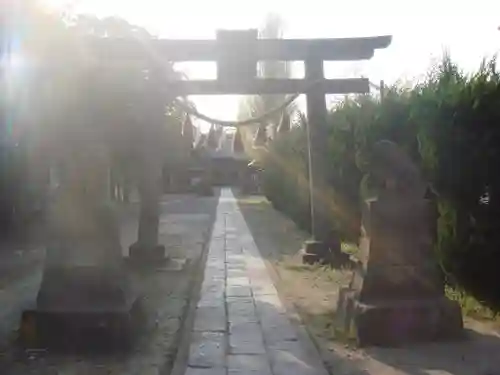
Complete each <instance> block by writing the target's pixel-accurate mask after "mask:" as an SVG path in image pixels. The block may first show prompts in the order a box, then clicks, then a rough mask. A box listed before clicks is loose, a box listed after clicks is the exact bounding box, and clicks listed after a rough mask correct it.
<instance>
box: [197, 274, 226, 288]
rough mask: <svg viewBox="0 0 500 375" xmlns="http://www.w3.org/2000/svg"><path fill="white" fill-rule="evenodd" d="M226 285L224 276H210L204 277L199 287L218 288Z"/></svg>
mask: <svg viewBox="0 0 500 375" xmlns="http://www.w3.org/2000/svg"><path fill="white" fill-rule="evenodd" d="M225 286H226V280H225V278H218V277H216V278H211V277H205V278H204V280H203V283H202V284H201V288H202V289H204V290H211V289H220V288H224V287H225Z"/></svg>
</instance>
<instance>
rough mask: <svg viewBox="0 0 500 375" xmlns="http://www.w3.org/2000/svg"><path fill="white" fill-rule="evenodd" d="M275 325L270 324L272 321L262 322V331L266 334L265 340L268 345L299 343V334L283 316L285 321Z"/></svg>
mask: <svg viewBox="0 0 500 375" xmlns="http://www.w3.org/2000/svg"><path fill="white" fill-rule="evenodd" d="M275 320H276V322H274V324H269V323H270V322H271V321H266V320H264V321H261V324H262V331H263V332H264V340H265V341H266V343H267V344H268V345H273V344H274V343H279V342H282V341H297V340H298V337H297V333H296V332H295V329H294V328H293V326H292V324H291V323H290V322H289V321H288V319H287V318H286V317H285V316H283V319H281V320H280V321H277V319H275Z"/></svg>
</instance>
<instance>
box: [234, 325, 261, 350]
mask: <svg viewBox="0 0 500 375" xmlns="http://www.w3.org/2000/svg"><path fill="white" fill-rule="evenodd" d="M247 324H252V323H247ZM253 324H256V323H253ZM229 352H230V353H231V354H265V353H266V349H265V346H264V338H263V336H262V331H261V330H260V328H259V329H256V330H255V329H254V330H253V331H249V330H247V329H242V330H236V331H234V332H232V333H229Z"/></svg>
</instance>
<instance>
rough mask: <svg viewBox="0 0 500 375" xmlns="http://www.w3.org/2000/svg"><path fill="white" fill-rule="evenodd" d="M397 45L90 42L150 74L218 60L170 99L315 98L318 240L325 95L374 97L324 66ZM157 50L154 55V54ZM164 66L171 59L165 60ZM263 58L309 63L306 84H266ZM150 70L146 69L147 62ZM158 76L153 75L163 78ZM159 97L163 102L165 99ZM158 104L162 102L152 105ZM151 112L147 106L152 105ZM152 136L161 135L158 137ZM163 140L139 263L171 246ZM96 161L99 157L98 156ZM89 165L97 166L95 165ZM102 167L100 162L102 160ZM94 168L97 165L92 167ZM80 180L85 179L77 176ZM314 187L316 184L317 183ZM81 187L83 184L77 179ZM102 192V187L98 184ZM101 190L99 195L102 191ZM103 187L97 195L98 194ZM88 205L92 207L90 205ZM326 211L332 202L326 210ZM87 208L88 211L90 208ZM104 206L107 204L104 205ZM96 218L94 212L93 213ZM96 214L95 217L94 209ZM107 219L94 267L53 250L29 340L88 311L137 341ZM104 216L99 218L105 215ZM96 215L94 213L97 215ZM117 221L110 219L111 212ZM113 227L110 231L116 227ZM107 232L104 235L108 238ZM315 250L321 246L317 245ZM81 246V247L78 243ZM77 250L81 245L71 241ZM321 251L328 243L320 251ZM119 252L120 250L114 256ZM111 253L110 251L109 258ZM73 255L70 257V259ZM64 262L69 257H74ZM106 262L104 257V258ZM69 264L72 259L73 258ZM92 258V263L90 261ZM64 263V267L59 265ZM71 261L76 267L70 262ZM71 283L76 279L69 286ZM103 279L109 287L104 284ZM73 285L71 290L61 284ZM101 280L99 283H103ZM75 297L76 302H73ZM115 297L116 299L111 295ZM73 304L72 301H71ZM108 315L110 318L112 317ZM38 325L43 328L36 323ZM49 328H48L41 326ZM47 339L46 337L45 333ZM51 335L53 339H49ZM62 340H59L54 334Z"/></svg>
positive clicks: (24, 328) (377, 41) (150, 153)
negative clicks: (163, 230) (161, 234)
mask: <svg viewBox="0 0 500 375" xmlns="http://www.w3.org/2000/svg"><path fill="white" fill-rule="evenodd" d="M390 42H391V37H390V36H382V37H372V38H353V39H313V40H286V39H285V40H273V39H260V40H259V39H257V31H256V30H239V31H219V32H218V33H217V39H216V40H212V41H210V40H207V41H200V40H184V41H175V40H153V41H151V44H150V45H149V44H148V46H147V47H146V46H144V45H142V44H141V43H140V42H139V41H134V40H125V39H124V40H115V39H109V38H104V39H92V40H89V44H90V47H91V49H93V52H94V54H96V55H97V57H98V58H100V59H102V60H106V59H108V60H109V59H115V60H116V59H126V60H129V61H130V60H142V61H143V62H146V63H147V65H146V66H148V67H152V68H150V70H151V69H152V70H155V71H157V69H158V66H160V67H161V64H159V63H158V58H159V57H161V58H164V60H165V61H173V62H177V61H216V62H217V68H218V69H217V79H216V80H211V81H210V80H205V81H196V80H190V81H169V82H168V85H166V87H165V93H166V94H167V95H170V96H184V95H196V94H198V95H200V94H203V95H207V94H274V93H294V94H297V93H305V94H306V95H307V113H308V118H309V121H308V139H309V175H310V176H309V177H310V178H309V181H310V200H311V217H312V223H313V236H314V238H315V239H318V238H317V236H318V223H319V219H318V218H319V217H321V215H320V213H318V209H319V208H320V207H321V205H320V204H318V199H320V198H319V197H320V196H321V194H317V192H318V191H319V192H321V191H322V189H323V187H324V186H325V185H324V181H323V178H322V176H321V175H320V171H322V170H323V169H322V167H321V166H319V165H318V163H319V161H320V160H321V158H319V157H318V156H320V155H321V153H322V152H325V150H326V147H325V146H326V145H325V143H326V142H325V141H326V137H325V136H324V135H323V134H322V129H323V128H324V127H321V126H318V124H321V123H322V122H324V121H326V115H327V109H326V103H325V94H327V93H337V94H347V93H366V92H369V81H368V79H366V78H356V79H325V78H324V72H323V61H332V60H333V61H341V60H344V61H349V60H361V59H369V58H371V57H372V56H373V55H374V51H375V49H379V48H385V47H387V46H388V45H389V44H390ZM146 48H148V49H150V48H153V49H154V52H155V53H154V54H151V51H150V50H147V49H146ZM160 60H161V61H162V60H163V59H160ZM261 60H285V61H297V60H301V61H304V62H305V79H258V78H256V72H257V70H256V68H257V62H258V61H261ZM142 66H144V65H142ZM155 74H156V73H154V75H153V78H156V77H158V76H156V75H155ZM157 100H159V101H160V100H161V101H163V100H164V99H162V98H161V97H160V96H158V97H157ZM144 104H145V105H146V106H147V105H153V106H154V105H155V104H157V103H144ZM146 109H147V108H146ZM152 133H153V134H152V135H150V137H151V138H154V137H155V135H154V132H152ZM155 141H156V143H155V145H153V146H152V147H151V149H148V150H145V152H144V155H143V157H144V162H145V163H148V166H149V167H148V168H143V170H141V181H142V182H141V183H142V189H143V192H144V193H145V194H143V197H142V198H145V199H144V201H142V202H141V206H142V208H141V218H140V225H139V236H138V237H139V238H138V242H137V243H136V244H134V245H133V247H131V253H130V255H131V256H132V255H133V254H136V255H137V256H138V257H139V258H146V259H149V260H157V259H158V258H162V257H164V255H165V254H164V252H165V250H164V248H162V247H161V246H158V225H159V212H158V202H157V197H158V196H157V194H158V191H157V187H155V184H156V182H157V181H156V175H155V174H156V173H157V172H158V170H160V169H161V167H160V160H159V159H160V158H159V153H158V148H160V147H159V142H160V141H159V140H158V139H156V140H155V139H152V143H154V142H155ZM92 160H93V159H92ZM83 162H87V163H89V161H88V160H86V159H85V160H84V161H83ZM96 163H98V162H97V161H96ZM90 164H92V163H90ZM75 175H77V174H75ZM313 182H314V184H313ZM73 183H75V184H78V179H76V180H75V181H73ZM96 189H97V190H99V189H98V188H97V187H96ZM96 189H94V190H96ZM97 190H96V191H97ZM84 203H85V202H84ZM323 206H324V205H323ZM82 207H84V206H82ZM97 208H99V209H101V208H100V207H97ZM86 210H87V211H89V212H90V211H92V214H93V215H94V216H95V214H96V212H97V211H96V210H94V207H93V206H92V207H89V208H86ZM94 211H95V212H94ZM101 211H102V212H103V215H101V214H99V215H98V217H99V218H101V219H102V220H101V221H103V223H100V222H98V223H97V222H96V223H94V222H93V223H92V224H93V226H92V228H94V229H95V232H96V233H97V232H99V233H100V234H103V235H104V233H106V235H105V236H104V237H105V238H103V239H100V238H96V241H97V242H99V240H101V242H99V244H98V245H96V246H93V247H92V251H91V252H90V253H89V255H90V256H91V257H92V256H94V257H95V258H96V259H93V261H94V263H95V262H97V265H95V264H94V265H93V266H91V267H86V266H85V267H78V266H77V267H73V264H65V263H64V262H63V261H61V262H59V260H60V259H59V255H61V254H62V255H64V254H65V252H64V251H65V250H67V248H63V249H61V251H59V249H58V248H56V249H54V251H52V260H55V261H56V262H55V263H56V264H55V266H54V265H52V264H51V263H50V262H49V263H48V265H47V262H46V268H45V270H44V277H43V280H42V284H41V286H40V290H39V293H38V296H37V309H36V310H34V311H32V310H27V311H25V312H23V316H22V324H21V333H22V334H21V336H22V337H24V338H25V339H27V340H28V341H29V340H30V338H31V337H33V334H32V333H33V332H34V330H33V329H32V328H33V327H34V326H36V325H38V324H39V323H36V322H37V321H38V319H41V321H44V320H45V319H48V320H47V322H49V323H50V324H49V323H47V326H46V327H45V328H40V330H41V331H42V332H43V331H45V330H46V329H47V330H48V331H47V332H49V333H50V332H51V328H50V327H51V324H52V322H53V320H54V319H56V320H57V317H59V316H61V314H62V315H65V316H66V317H67V318H68V319H69V318H71V317H74V316H75V315H74V313H75V312H76V313H77V314H76V316H80V315H81V314H82V312H83V313H85V314H90V315H92V314H94V315H96V314H97V315H98V316H99V319H101V318H102V319H104V318H106V319H107V320H111V323H113V319H117V320H116V321H115V322H114V323H117V324H114V323H113V326H116V327H118V328H119V329H118V332H119V333H120V335H121V336H120V337H122V336H123V337H124V338H127V337H129V332H130V330H131V328H132V327H131V326H130V324H131V323H130V322H131V319H132V318H130V319H129V317H132V316H134V314H136V312H137V309H136V307H137V306H139V305H140V304H139V301H140V299H139V298H137V296H134V295H133V293H132V292H131V289H130V288H129V286H128V281H127V278H126V275H125V272H124V270H123V268H122V265H121V263H120V264H116V263H117V262H116V259H120V258H121V247H120V246H119V240H118V239H117V236H116V233H117V230H116V228H115V225H114V224H113V222H112V221H111V220H109V219H110V218H108V217H107V216H105V215H104V214H107V213H108V211H105V210H101ZM101 211H98V212H97V213H100V212H101ZM89 215H90V213H89ZM108 216H109V215H108ZM108 227H109V228H108ZM101 232H102V233H101ZM312 243H313V244H314V245H315V246H316V245H321V243H320V242H312ZM77 245H81V244H77ZM71 246H72V247H74V246H73V244H71ZM319 247H320V246H319ZM109 249H111V250H112V251H108V250H109ZM80 253H81V255H87V252H86V251H83V252H82V251H81V249H80V248H79V247H78V246H76V248H75V249H74V250H73V252H70V253H69V254H70V255H71V254H80ZM108 253H109V254H108ZM66 258H68V257H66ZM66 258H64V257H63V260H64V259H66ZM101 258H102V259H101ZM69 260H72V258H71V256H70V257H69ZM85 260H86V258H85ZM59 263H61V264H63V265H62V266H61V265H60V264H59ZM70 263H71V262H70ZM64 280H68V281H64ZM101 281H102V282H101ZM68 282H70V286H71V288H68V285H65V288H62V289H61V288H60V287H59V286H60V285H63V284H65V283H66V284H67V283H68ZM96 283H97V284H96ZM82 290H85V293H86V295H87V297H88V298H87V299H85V298H84V299H82V298H80V296H79V294H80V293H81V291H82ZM70 297H71V298H70ZM111 297H112V298H111ZM68 301H69V302H68ZM103 314H104V315H105V316H104V315H103ZM34 322H35V323H34ZM40 324H41V326H42V327H44V326H45V323H40ZM42 336H43V333H42ZM49 336H50V335H49ZM52 336H54V335H52ZM121 341H123V342H124V343H125V342H127V341H128V340H125V339H124V340H121Z"/></svg>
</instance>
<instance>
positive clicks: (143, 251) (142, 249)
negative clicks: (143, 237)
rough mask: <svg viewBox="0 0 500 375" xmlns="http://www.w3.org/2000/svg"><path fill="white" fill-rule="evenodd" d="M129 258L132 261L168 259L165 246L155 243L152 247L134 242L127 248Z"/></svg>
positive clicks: (158, 261)
mask: <svg viewBox="0 0 500 375" xmlns="http://www.w3.org/2000/svg"><path fill="white" fill-rule="evenodd" d="M129 258H130V261H132V262H133V263H155V264H156V263H158V264H161V263H165V262H166V261H167V260H168V257H167V256H166V252H165V246H163V245H156V246H153V247H150V246H144V245H142V244H140V243H137V242H136V243H135V244H133V245H131V246H130V248H129Z"/></svg>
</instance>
